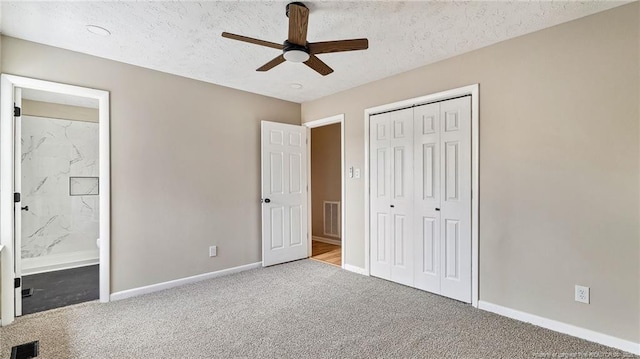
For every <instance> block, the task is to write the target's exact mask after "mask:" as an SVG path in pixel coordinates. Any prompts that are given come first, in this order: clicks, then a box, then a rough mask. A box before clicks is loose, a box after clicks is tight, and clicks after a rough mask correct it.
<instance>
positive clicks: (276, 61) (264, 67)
mask: <svg viewBox="0 0 640 359" xmlns="http://www.w3.org/2000/svg"><path fill="white" fill-rule="evenodd" d="M284 61H285V60H284V56H282V55H280V56H278V57H276V58H275V59H273V60H271V61H269V62H267V63H266V64H264V65H262V66H261V67H259V68H258V69H257V70H256V71H269V70H271V69H272V68H274V67H276V66H278V65H280V64H281V63H283V62H284Z"/></svg>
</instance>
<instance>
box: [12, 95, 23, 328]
mask: <svg viewBox="0 0 640 359" xmlns="http://www.w3.org/2000/svg"><path fill="white" fill-rule="evenodd" d="M14 91H15V93H14V103H15V105H14V107H17V108H19V109H20V111H22V89H21V88H19V87H17V88H15V90H14ZM20 115H21V114H20ZM21 139H22V117H21V116H14V135H13V143H14V150H13V155H14V179H13V190H14V193H20V196H22V140H21ZM21 206H22V203H21V202H15V203H14V229H13V235H14V241H13V243H14V247H13V251H14V252H13V254H14V262H13V264H14V271H15V278H19V280H18V282H19V283H18V285H17V286H16V289H15V297H16V300H15V303H16V304H15V305H16V317H17V316H21V315H22V207H21Z"/></svg>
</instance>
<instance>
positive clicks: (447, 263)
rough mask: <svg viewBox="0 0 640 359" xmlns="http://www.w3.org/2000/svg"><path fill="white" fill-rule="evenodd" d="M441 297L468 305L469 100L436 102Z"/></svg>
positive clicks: (469, 235) (469, 225)
mask: <svg viewBox="0 0 640 359" xmlns="http://www.w3.org/2000/svg"><path fill="white" fill-rule="evenodd" d="M440 122H441V126H442V128H441V131H440V161H441V163H440V183H441V186H440V203H441V207H440V208H441V210H440V216H441V220H440V226H441V227H440V228H441V230H440V243H441V248H440V253H441V259H442V262H441V265H440V267H441V275H442V281H441V284H440V285H441V294H442V295H444V296H447V297H450V298H453V299H457V300H460V301H463V302H466V303H471V97H470V96H466V97H461V98H457V99H453V100H449V101H444V102H441V103H440Z"/></svg>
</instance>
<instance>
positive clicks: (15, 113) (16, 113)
mask: <svg viewBox="0 0 640 359" xmlns="http://www.w3.org/2000/svg"><path fill="white" fill-rule="evenodd" d="M13 116H14V117H20V116H22V109H21V108H20V107H18V106H13Z"/></svg>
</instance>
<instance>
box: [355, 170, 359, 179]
mask: <svg viewBox="0 0 640 359" xmlns="http://www.w3.org/2000/svg"><path fill="white" fill-rule="evenodd" d="M355 173H356V178H360V169H359V168H356V170H355Z"/></svg>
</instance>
